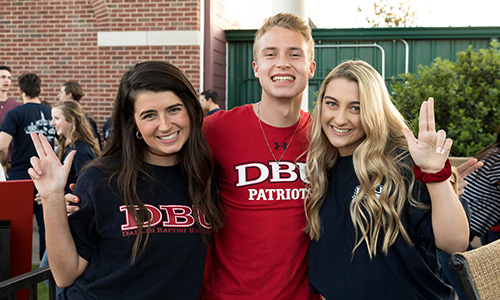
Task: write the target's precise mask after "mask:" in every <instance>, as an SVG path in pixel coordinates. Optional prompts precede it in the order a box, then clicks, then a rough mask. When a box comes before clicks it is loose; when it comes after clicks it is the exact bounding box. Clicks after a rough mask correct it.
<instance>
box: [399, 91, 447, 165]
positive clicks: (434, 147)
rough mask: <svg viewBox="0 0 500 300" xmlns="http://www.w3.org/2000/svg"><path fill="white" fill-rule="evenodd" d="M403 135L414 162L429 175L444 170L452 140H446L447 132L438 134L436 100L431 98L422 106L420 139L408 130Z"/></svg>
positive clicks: (404, 130)
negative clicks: (435, 110) (435, 111)
mask: <svg viewBox="0 0 500 300" xmlns="http://www.w3.org/2000/svg"><path fill="white" fill-rule="evenodd" d="M402 131H403V134H404V136H405V138H406V141H407V142H408V148H409V151H410V154H411V157H412V158H413V161H414V162H415V164H416V165H417V166H419V167H420V169H421V170H422V171H424V172H427V173H436V172H439V171H441V170H442V169H443V167H444V163H445V162H446V159H447V158H448V154H449V153H450V149H451V144H452V140H451V139H450V138H446V132H445V131H444V130H439V131H438V132H436V128H435V120H434V99H433V98H432V97H431V98H429V99H428V100H427V101H424V102H423V103H422V105H421V106H420V115H419V122H418V139H415V136H414V135H413V133H412V132H411V131H410V129H408V128H404V129H403V130H402Z"/></svg>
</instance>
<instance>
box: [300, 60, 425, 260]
mask: <svg viewBox="0 0 500 300" xmlns="http://www.w3.org/2000/svg"><path fill="white" fill-rule="evenodd" d="M336 78H344V79H347V80H349V81H353V82H356V83H357V84H358V87H359V97H360V117H361V124H362V127H363V130H364V132H365V134H366V137H365V139H364V140H363V142H362V143H361V144H360V145H359V146H358V147H357V148H356V149H355V151H354V153H353V163H354V169H355V172H356V176H357V178H358V179H359V181H360V185H361V188H360V190H359V192H358V194H357V195H356V197H355V199H353V201H352V202H351V205H350V214H351V219H352V222H353V224H354V228H355V230H356V242H355V246H354V249H353V252H352V254H353V255H354V252H355V251H356V249H357V248H358V247H359V246H360V245H361V244H362V243H366V246H367V248H368V252H369V256H370V258H372V257H373V256H375V255H376V254H377V241H378V237H379V236H380V234H381V233H383V243H382V251H383V252H384V253H387V252H388V250H389V246H391V245H392V244H394V242H395V241H396V238H397V237H398V235H400V234H401V235H402V236H403V238H404V239H405V241H406V242H407V243H408V244H409V245H413V243H412V241H411V239H410V237H409V235H408V232H407V231H406V229H405V227H404V224H403V222H402V220H401V214H402V212H403V208H404V207H405V205H406V204H407V203H408V201H410V203H412V204H413V205H415V206H422V205H419V204H417V203H416V202H415V201H414V200H413V197H412V195H411V191H412V189H413V184H414V177H413V173H412V172H411V167H412V166H410V165H409V163H408V161H407V158H408V147H407V143H406V140H405V138H404V136H403V133H402V131H401V129H402V128H406V127H407V124H406V122H405V120H404V119H403V117H402V115H401V114H400V113H399V112H398V110H397V109H396V107H395V106H394V105H393V103H392V101H391V99H390V97H389V93H388V91H387V88H386V86H385V84H384V81H383V80H382V77H381V76H380V75H379V74H378V72H377V71H376V70H375V69H374V68H373V67H372V66H370V65H369V64H367V63H366V62H363V61H352V60H351V61H346V62H344V63H342V64H340V65H339V66H337V67H336V68H335V69H333V71H331V72H330V74H328V76H327V77H326V79H325V80H324V81H323V83H322V85H321V89H320V92H319V96H318V100H317V103H316V107H315V109H314V113H313V124H312V132H311V142H310V145H309V150H308V155H307V166H306V172H307V178H308V180H309V182H310V188H311V191H310V194H309V195H308V197H307V199H306V201H305V210H306V217H307V227H306V229H305V231H306V233H307V234H308V235H309V236H310V238H311V239H314V240H318V239H319V237H320V234H321V220H320V217H319V210H320V208H321V206H322V205H323V202H324V201H325V197H326V192H327V189H328V179H327V172H328V171H329V170H330V169H331V168H332V167H333V166H334V165H335V164H336V162H337V160H338V157H339V153H338V150H337V149H336V148H335V147H333V146H332V145H331V143H330V142H329V140H328V138H327V137H326V135H325V133H324V132H323V130H322V128H321V114H322V104H323V98H324V96H325V90H326V88H327V86H328V84H329V83H330V82H331V81H332V80H334V79H336ZM402 172H404V173H408V174H411V175H410V176H411V177H410V178H411V179H410V180H409V181H408V180H406V179H405V178H406V177H405V176H401V174H402ZM381 185H383V186H384V188H383V190H382V192H381V194H380V196H377V193H379V191H378V189H379V187H380V186H381ZM376 192H377V193H376Z"/></svg>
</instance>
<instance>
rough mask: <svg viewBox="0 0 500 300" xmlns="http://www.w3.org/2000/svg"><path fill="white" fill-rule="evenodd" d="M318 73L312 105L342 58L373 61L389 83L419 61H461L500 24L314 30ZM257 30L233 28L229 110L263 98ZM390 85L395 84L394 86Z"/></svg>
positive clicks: (229, 33) (310, 91)
mask: <svg viewBox="0 0 500 300" xmlns="http://www.w3.org/2000/svg"><path fill="white" fill-rule="evenodd" d="M312 33H313V38H314V40H315V42H316V47H315V61H316V74H315V75H314V77H313V78H312V79H310V80H309V89H308V95H309V107H312V103H313V101H315V99H314V93H315V92H316V91H318V90H319V87H320V85H321V82H322V81H323V79H324V78H325V77H326V75H327V74H328V73H329V72H330V71H331V70H332V69H333V68H334V67H335V66H336V65H337V64H339V63H340V62H342V61H344V60H348V59H362V60H365V61H367V62H369V63H370V64H372V65H373V66H374V67H375V68H376V69H377V70H378V71H379V73H380V74H382V75H383V77H384V78H385V80H386V82H387V83H389V82H390V80H391V78H392V77H393V76H397V75H398V74H401V73H405V72H410V73H415V72H416V70H417V67H418V65H420V64H422V65H428V64H430V63H431V62H432V61H433V60H434V59H435V58H437V57H441V58H442V59H449V60H452V61H455V60H456V54H457V52H460V51H464V50H466V49H467V48H468V47H469V45H471V46H472V47H473V49H481V48H488V47H489V45H490V43H491V41H492V40H493V39H499V37H500V27H460V28H457V27H455V28H454V27H448V28H419V27H412V28H353V29H313V31H312ZM254 34H255V30H227V31H226V39H227V41H228V52H227V55H228V64H227V65H228V74H227V78H228V84H227V99H228V103H227V108H228V109H231V108H233V107H235V106H238V105H243V104H247V103H253V102H257V101H259V100H260V96H261V89H260V86H259V82H258V80H257V78H255V76H254V74H253V70H252V44H253V36H254ZM388 87H389V84H388Z"/></svg>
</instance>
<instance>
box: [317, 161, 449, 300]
mask: <svg viewBox="0 0 500 300" xmlns="http://www.w3.org/2000/svg"><path fill="white" fill-rule="evenodd" d="M329 175H330V176H329V187H328V192H327V196H326V199H325V202H324V204H323V206H322V207H321V210H320V214H319V215H320V219H321V230H322V231H321V237H320V239H319V241H311V244H310V248H309V285H310V288H311V291H312V292H313V293H320V294H322V295H323V296H324V297H325V298H326V299H328V300H334V299H339V300H340V299H341V300H351V299H352V300H355V299H356V300H366V299H370V300H402V299H404V300H411V299H422V300H424V299H425V300H432V299H436V300H438V299H439V300H445V299H450V300H452V299H454V292H453V290H452V288H451V287H450V286H448V285H446V284H445V283H444V282H443V281H442V279H441V278H442V271H441V267H440V265H439V262H438V259H437V248H436V246H435V240H434V233H433V230H432V223H431V213H430V210H427V209H421V208H416V207H414V206H412V205H410V204H408V205H407V206H406V207H405V209H404V213H403V215H402V216H401V217H402V219H403V223H404V224H405V228H406V230H407V232H408V234H409V235H410V238H411V240H412V241H413V243H414V244H415V246H413V247H412V246H409V245H408V244H407V243H406V242H405V240H404V239H403V237H402V236H401V235H399V236H398V238H397V240H396V242H395V243H394V244H393V245H392V246H390V247H389V252H388V254H387V255H385V254H384V253H383V252H382V247H381V245H382V240H383V236H382V234H381V235H380V236H379V238H378V246H379V247H378V250H377V255H376V256H375V257H373V258H372V260H370V258H369V256H368V250H367V247H366V244H365V243H362V244H361V246H359V247H358V248H357V249H356V251H355V253H354V256H353V257H352V250H353V249H354V243H355V238H356V236H355V229H354V225H353V223H352V219H351V215H350V211H349V205H350V204H351V202H352V200H353V198H354V197H355V196H356V194H357V191H358V189H359V184H360V183H359V180H358V179H357V177H356V174H355V172H354V166H353V162H352V156H348V157H341V158H340V160H339V162H338V163H337V164H336V165H335V166H334V167H333V168H332V170H331V172H330V174H329ZM402 176H404V175H402ZM380 188H383V186H381V187H380ZM412 194H413V197H414V198H415V199H416V200H417V201H420V202H421V203H423V204H426V205H429V206H430V203H431V202H430V197H429V193H428V191H427V188H426V187H425V185H424V184H420V183H419V182H415V186H414V190H413V193H412ZM358 236H359V235H358Z"/></svg>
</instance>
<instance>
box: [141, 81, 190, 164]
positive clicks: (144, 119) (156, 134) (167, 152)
mask: <svg viewBox="0 0 500 300" xmlns="http://www.w3.org/2000/svg"><path fill="white" fill-rule="evenodd" d="M134 118H135V124H136V125H137V128H138V130H139V132H140V133H141V134H142V137H143V139H144V142H145V143H146V144H147V147H148V149H149V151H151V152H153V153H155V154H157V155H154V154H151V153H150V152H149V151H148V152H147V153H146V162H148V163H150V164H152V165H159V166H172V165H175V164H177V163H178V161H179V153H178V152H179V151H180V150H181V148H182V146H184V144H185V143H186V141H187V140H188V138H189V134H190V122H189V115H188V111H187V108H186V107H185V105H184V103H183V102H182V100H181V99H180V98H179V97H177V95H176V94H174V93H173V92H170V91H165V92H140V93H139V94H138V95H137V97H136V100H135V104H134ZM158 155H161V156H158Z"/></svg>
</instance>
